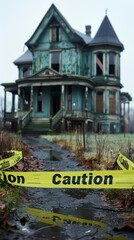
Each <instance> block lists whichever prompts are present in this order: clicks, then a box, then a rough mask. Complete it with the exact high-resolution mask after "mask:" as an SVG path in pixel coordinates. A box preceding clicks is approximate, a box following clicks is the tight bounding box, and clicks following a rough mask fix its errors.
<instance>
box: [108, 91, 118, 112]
mask: <svg viewBox="0 0 134 240" xmlns="http://www.w3.org/2000/svg"><path fill="white" fill-rule="evenodd" d="M115 108H116V102H115V92H110V93H109V113H110V114H115V112H116V111H115V110H116V109H115Z"/></svg>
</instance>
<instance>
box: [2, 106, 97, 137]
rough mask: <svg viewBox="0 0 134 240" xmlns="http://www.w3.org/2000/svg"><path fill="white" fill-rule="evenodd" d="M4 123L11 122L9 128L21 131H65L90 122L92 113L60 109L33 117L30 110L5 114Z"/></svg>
mask: <svg viewBox="0 0 134 240" xmlns="http://www.w3.org/2000/svg"><path fill="white" fill-rule="evenodd" d="M4 121H5V123H6V122H11V129H12V130H16V131H19V132H22V133H30V132H40V133H41V132H42V133H47V132H53V131H65V130H69V129H72V128H73V129H74V128H76V127H78V126H81V125H82V124H83V123H85V122H86V123H88V122H90V123H92V122H93V114H92V113H91V112H89V111H87V110H85V111H80V110H71V111H65V110H63V109H60V110H59V111H58V112H57V113H56V114H55V115H54V116H53V117H48V118H44V117H42V118H41V117H40V118H37V117H33V116H32V110H30V111H27V112H26V111H25V112H19V113H9V112H7V113H6V114H5V119H4Z"/></svg>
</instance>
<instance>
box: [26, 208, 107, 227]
mask: <svg viewBox="0 0 134 240" xmlns="http://www.w3.org/2000/svg"><path fill="white" fill-rule="evenodd" d="M25 209H26V211H27V212H28V214H30V215H35V216H36V217H37V220H38V221H39V222H43V223H46V224H51V225H53V226H61V225H62V224H64V223H68V224H75V223H78V224H81V225H84V226H97V227H99V228H104V227H105V224H104V223H101V222H99V221H93V220H88V219H83V218H78V217H74V216H71V215H63V214H59V213H53V212H48V211H42V210H41V209H36V208H30V207H26V208H25Z"/></svg>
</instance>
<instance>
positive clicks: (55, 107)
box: [51, 86, 61, 116]
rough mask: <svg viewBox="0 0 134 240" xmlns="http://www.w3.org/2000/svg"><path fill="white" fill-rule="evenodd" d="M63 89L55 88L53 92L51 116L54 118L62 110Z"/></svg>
mask: <svg viewBox="0 0 134 240" xmlns="http://www.w3.org/2000/svg"><path fill="white" fill-rule="evenodd" d="M60 96H61V87H60V86H55V87H53V88H52V91H51V116H54V115H55V114H56V113H57V112H58V111H59V110H60V102H61V97H60Z"/></svg>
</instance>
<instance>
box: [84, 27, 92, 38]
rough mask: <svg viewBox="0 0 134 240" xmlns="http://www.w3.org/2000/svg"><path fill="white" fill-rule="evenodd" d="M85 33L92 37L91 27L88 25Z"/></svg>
mask: <svg viewBox="0 0 134 240" xmlns="http://www.w3.org/2000/svg"><path fill="white" fill-rule="evenodd" d="M85 30H86V31H85V32H86V35H88V36H89V37H91V25H87V26H85Z"/></svg>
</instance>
